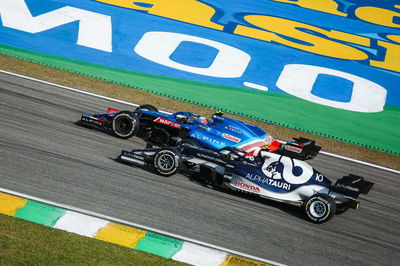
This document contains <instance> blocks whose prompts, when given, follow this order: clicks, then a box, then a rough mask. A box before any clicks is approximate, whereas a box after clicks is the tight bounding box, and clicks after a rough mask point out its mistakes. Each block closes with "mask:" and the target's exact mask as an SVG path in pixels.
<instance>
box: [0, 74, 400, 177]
mask: <svg viewBox="0 0 400 266" xmlns="http://www.w3.org/2000/svg"><path fill="white" fill-rule="evenodd" d="M0 73H4V74H7V75H11V76H15V77H19V78H24V79H27V80H31V81H35V82H40V83H43V84H46V85H50V86H54V87H58V88H62V89H66V90H69V91H73V92H77V93H82V94H85V95H90V96H93V97H97V98H101V99H105V100H109V101H113V102H117V103H122V104H126V105H130V106H135V107H138V106H139V104H134V103H129V102H125V101H121V100H118V99H114V98H110V97H106V96H102V95H98V94H95V93H91V92H87V91H81V90H78V89H74V88H71V87H67V86H62V85H59V84H55V83H51V82H47V81H44V80H40V79H35V78H31V77H27V76H24V75H20V74H16V73H12V72H8V71H4V70H0ZM160 112H163V113H167V114H170V113H168V112H165V111H162V110H160ZM320 153H321V154H324V155H327V156H331V157H335V158H339V159H342V160H345V161H349V162H354V163H358V164H362V165H366V166H370V167H374V168H377V169H381V170H385V171H388V172H393V173H396V174H400V171H398V170H395V169H391V168H388V167H384V166H380V165H376V164H372V163H367V162H364V161H361V160H357V159H353V158H349V157H345V156H341V155H337V154H334V153H330V152H325V151H320Z"/></svg>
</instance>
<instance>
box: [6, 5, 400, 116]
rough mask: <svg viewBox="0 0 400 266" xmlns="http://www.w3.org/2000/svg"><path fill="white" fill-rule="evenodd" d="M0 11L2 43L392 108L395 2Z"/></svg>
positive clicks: (398, 12)
mask: <svg viewBox="0 0 400 266" xmlns="http://www.w3.org/2000/svg"><path fill="white" fill-rule="evenodd" d="M0 16H1V22H2V23H1V24H0V43H1V44H5V45H8V46H13V47H17V48H22V49H27V50H31V51H36V52H42V53H46V54H51V55H55V56H60V57H64V58H70V59H75V60H80V61H86V62H89V63H94V64H99V65H106V66H110V67H115V68H121V69H125V70H133V71H138V72H144V73H149V74H155V75H161V76H166V77H173V78H179V79H185V80H194V81H201V82H206V83H211V84H219V85H228V86H233V87H239V88H245V89H248V90H249V91H251V90H257V91H263V92H264V93H265V94H268V93H282V94H289V95H292V96H294V97H297V98H299V99H302V100H305V101H308V102H312V103H315V104H318V105H323V106H327V107H330V108H336V109H338V110H346V111H349V112H357V113H364V114H371V115H373V114H375V113H380V112H384V110H399V109H398V106H399V105H400V87H399V85H398V84H400V3H399V2H398V1H391V0H388V1H372V0H365V1H356V0H346V1H345V0H319V1H310V0H297V1H296V0H265V1H245V2H244V1H239V0H218V1H216V0H206V1H198V0H142V1H131V0H130V1H128V0H2V1H1V2H0ZM210 97H213V96H212V95H210ZM399 122H400V121H399Z"/></svg>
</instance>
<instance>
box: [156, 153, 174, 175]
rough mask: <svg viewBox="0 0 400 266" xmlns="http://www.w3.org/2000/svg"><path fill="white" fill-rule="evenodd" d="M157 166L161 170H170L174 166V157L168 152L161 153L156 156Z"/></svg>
mask: <svg viewBox="0 0 400 266" xmlns="http://www.w3.org/2000/svg"><path fill="white" fill-rule="evenodd" d="M158 166H159V168H160V170H162V171H163V172H168V171H171V170H172V169H173V168H174V166H175V163H174V157H172V156H171V155H170V154H163V155H161V156H160V157H158Z"/></svg>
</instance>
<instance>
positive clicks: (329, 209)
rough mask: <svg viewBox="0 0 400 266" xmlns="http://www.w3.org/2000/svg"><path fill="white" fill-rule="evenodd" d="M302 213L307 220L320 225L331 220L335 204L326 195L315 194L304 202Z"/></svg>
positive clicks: (334, 211)
mask: <svg viewBox="0 0 400 266" xmlns="http://www.w3.org/2000/svg"><path fill="white" fill-rule="evenodd" d="M304 211H305V213H306V215H307V218H308V220H310V221H311V222H313V223H317V224H321V223H324V222H327V221H329V220H330V219H332V217H333V216H334V215H335V213H336V204H335V201H334V200H333V199H332V198H331V197H330V196H329V195H327V194H315V195H312V196H311V197H310V198H308V200H307V201H306V202H305V204H304Z"/></svg>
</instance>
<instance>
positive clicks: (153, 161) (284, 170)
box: [119, 145, 373, 223]
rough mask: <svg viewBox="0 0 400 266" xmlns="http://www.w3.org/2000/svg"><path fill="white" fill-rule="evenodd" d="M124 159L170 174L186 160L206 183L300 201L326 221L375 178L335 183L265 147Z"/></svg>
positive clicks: (131, 154) (145, 153)
mask: <svg viewBox="0 0 400 266" xmlns="http://www.w3.org/2000/svg"><path fill="white" fill-rule="evenodd" d="M119 159H120V161H122V162H124V163H128V164H133V165H138V166H151V167H152V168H153V169H154V171H155V172H156V173H157V174H160V175H162V176H171V175H174V174H176V173H178V171H179V170H180V169H181V167H182V166H183V165H186V166H187V168H188V169H189V171H194V172H197V173H198V174H199V176H200V178H202V179H203V180H204V181H205V182H206V183H207V184H209V185H211V186H215V187H222V188H226V189H230V190H236V191H241V192H247V193H252V194H256V195H259V196H261V197H263V198H268V199H270V200H274V201H279V202H284V203H287V204H292V205H296V206H299V207H302V208H303V209H304V211H305V214H306V217H307V218H308V219H309V220H310V221H312V222H314V223H323V222H326V221H328V220H329V219H331V218H332V217H333V216H334V215H335V213H340V212H344V211H346V210H347V209H349V208H358V206H359V202H358V201H357V198H358V196H359V195H360V193H362V194H367V193H368V192H369V190H370V189H371V187H372V186H373V183H371V182H368V181H366V180H364V178H362V177H359V176H355V175H348V176H344V177H342V178H340V179H338V180H337V181H336V183H335V184H333V183H332V182H331V181H330V180H329V179H328V178H326V177H325V176H324V175H322V174H321V173H319V172H318V171H317V170H315V169H314V168H313V167H311V166H310V165H309V164H307V163H306V162H305V161H301V160H297V159H294V158H292V157H288V156H284V155H281V154H277V153H271V152H269V151H267V150H265V149H263V150H261V152H260V156H252V155H249V154H248V153H247V152H246V151H243V150H241V149H239V148H236V147H226V148H223V149H221V150H219V151H212V150H209V149H204V148H201V147H196V146H192V145H184V146H181V147H178V148H172V147H159V148H148V149H144V150H133V151H122V152H121V154H120V156H119Z"/></svg>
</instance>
